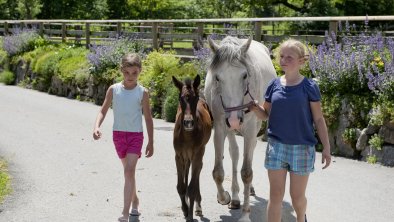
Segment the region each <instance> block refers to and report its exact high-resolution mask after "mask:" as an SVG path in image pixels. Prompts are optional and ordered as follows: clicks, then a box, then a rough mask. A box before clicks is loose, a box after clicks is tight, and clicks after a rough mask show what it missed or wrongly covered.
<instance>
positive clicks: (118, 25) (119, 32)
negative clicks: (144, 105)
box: [116, 22, 122, 38]
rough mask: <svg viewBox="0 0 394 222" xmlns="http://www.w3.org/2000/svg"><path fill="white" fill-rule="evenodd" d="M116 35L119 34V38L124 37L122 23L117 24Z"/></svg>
mask: <svg viewBox="0 0 394 222" xmlns="http://www.w3.org/2000/svg"><path fill="white" fill-rule="evenodd" d="M116 34H117V37H118V38H119V37H120V36H121V35H122V23H121V22H118V23H116Z"/></svg>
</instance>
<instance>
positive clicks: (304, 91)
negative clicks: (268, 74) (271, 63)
mask: <svg viewBox="0 0 394 222" xmlns="http://www.w3.org/2000/svg"><path fill="white" fill-rule="evenodd" d="M320 99H321V95H320V90H319V87H318V86H317V84H316V82H315V81H313V80H312V79H308V78H306V77H305V78H304V79H303V80H302V82H301V83H299V84H298V85H295V86H283V85H282V84H281V83H280V78H276V79H273V80H272V81H271V82H270V84H269V86H268V88H267V91H266V93H265V101H267V102H269V103H271V112H270V115H269V118H268V129H267V133H268V137H270V138H273V139H275V140H277V141H279V142H281V143H284V144H291V145H316V143H317V139H316V137H315V131H314V126H313V117H312V111H311V108H310V104H309V102H317V101H320Z"/></svg>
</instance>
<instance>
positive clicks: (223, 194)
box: [212, 122, 231, 205]
mask: <svg viewBox="0 0 394 222" xmlns="http://www.w3.org/2000/svg"><path fill="white" fill-rule="evenodd" d="M216 123H217V122H216ZM214 128H215V131H214V134H213V135H214V145H215V167H214V168H213V172H212V176H213V179H214V180H215V183H216V187H217V190H218V193H217V200H218V203H220V204H222V205H226V204H229V203H230V200H231V197H230V194H229V193H228V192H227V191H225V190H224V188H223V180H224V169H223V149H224V139H225V138H226V131H227V129H226V127H225V126H224V125H222V124H219V123H217V124H215V126H214Z"/></svg>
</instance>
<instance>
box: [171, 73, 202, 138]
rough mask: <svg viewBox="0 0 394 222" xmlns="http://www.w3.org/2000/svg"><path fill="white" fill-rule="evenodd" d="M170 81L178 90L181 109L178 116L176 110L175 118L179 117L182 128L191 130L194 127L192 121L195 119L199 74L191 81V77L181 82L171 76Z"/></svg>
mask: <svg viewBox="0 0 394 222" xmlns="http://www.w3.org/2000/svg"><path fill="white" fill-rule="evenodd" d="M172 81H173V83H174V84H175V86H176V87H177V88H178V90H179V104H180V108H181V111H182V112H181V113H180V116H178V114H179V110H178V114H177V118H181V122H182V124H183V128H184V129H185V130H186V131H191V130H193V129H194V125H195V124H194V121H195V119H196V110H197V103H198V100H199V94H198V86H199V85H200V76H199V75H197V76H196V77H195V78H194V80H193V82H192V80H191V79H186V80H185V81H184V82H181V81H179V80H178V79H177V78H175V77H174V76H173V77H172Z"/></svg>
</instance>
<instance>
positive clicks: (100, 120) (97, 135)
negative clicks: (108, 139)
mask: <svg viewBox="0 0 394 222" xmlns="http://www.w3.org/2000/svg"><path fill="white" fill-rule="evenodd" d="M111 104H112V86H110V87H109V88H108V90H107V93H106V94H105V99H104V102H103V105H102V106H101V109H100V111H99V113H98V114H97V118H96V122H95V124H94V129H93V138H94V139H95V140H98V139H100V138H101V131H100V126H101V124H102V123H103V121H104V119H105V115H107V111H108V109H109V107H111Z"/></svg>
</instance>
